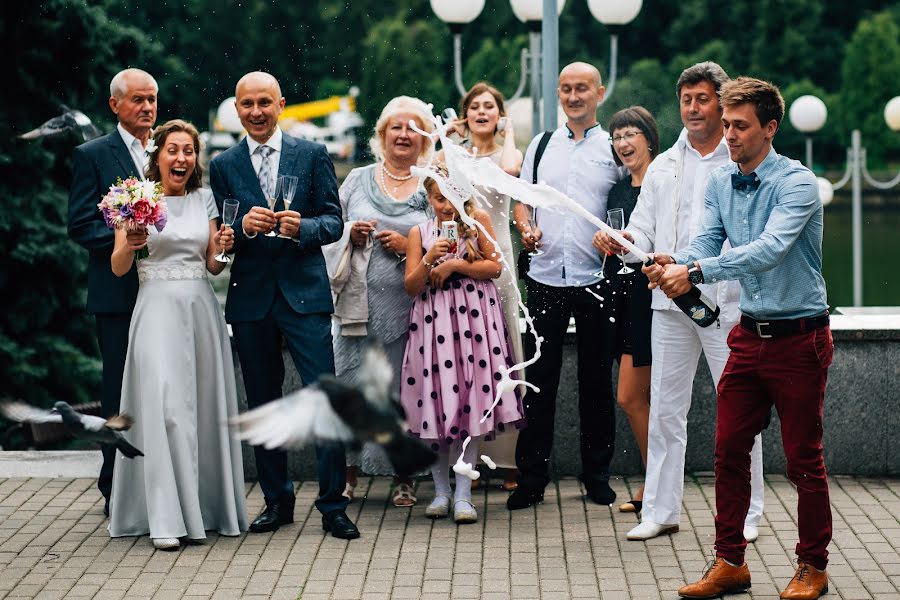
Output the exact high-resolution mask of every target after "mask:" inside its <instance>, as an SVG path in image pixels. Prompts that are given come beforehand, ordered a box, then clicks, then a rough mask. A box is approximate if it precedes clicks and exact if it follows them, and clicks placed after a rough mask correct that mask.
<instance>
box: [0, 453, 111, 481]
mask: <svg viewBox="0 0 900 600" xmlns="http://www.w3.org/2000/svg"><path fill="white" fill-rule="evenodd" d="M102 463H103V456H102V455H101V454H100V451H99V450H60V451H56V450H28V451H24V452H18V451H10V452H0V478H7V477H13V478H17V477H38V478H44V477H47V478H56V477H65V478H78V477H87V478H91V479H96V478H97V474H98V473H100V465H101V464H102Z"/></svg>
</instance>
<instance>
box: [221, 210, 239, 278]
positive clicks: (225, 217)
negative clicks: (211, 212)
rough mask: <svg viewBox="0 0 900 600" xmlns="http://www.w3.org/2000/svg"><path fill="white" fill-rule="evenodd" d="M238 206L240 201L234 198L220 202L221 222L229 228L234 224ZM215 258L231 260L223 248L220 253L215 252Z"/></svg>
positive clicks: (224, 260)
mask: <svg viewBox="0 0 900 600" xmlns="http://www.w3.org/2000/svg"><path fill="white" fill-rule="evenodd" d="M239 206H240V203H239V202H238V201H237V200H235V199H234V198H226V199H225V202H224V203H223V204H222V222H223V223H225V226H226V227H228V228H229V229H231V226H232V225H234V220H235V219H236V218H237V214H238V207H239ZM215 259H216V260H217V261H219V262H220V263H228V262H231V259H230V258H228V254H227V253H226V252H225V251H224V250H222V252H221V253H220V254H216V256H215Z"/></svg>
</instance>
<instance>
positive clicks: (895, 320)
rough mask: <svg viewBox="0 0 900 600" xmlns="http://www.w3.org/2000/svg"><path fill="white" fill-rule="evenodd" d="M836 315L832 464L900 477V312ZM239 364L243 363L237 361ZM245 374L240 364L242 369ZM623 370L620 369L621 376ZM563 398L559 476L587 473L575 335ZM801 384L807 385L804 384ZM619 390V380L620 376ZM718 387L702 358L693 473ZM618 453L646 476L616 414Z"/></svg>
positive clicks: (776, 445) (310, 465)
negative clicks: (581, 436) (582, 446)
mask: <svg viewBox="0 0 900 600" xmlns="http://www.w3.org/2000/svg"><path fill="white" fill-rule="evenodd" d="M838 310H839V311H840V312H842V313H843V314H836V315H833V316H832V321H831V324H832V332H833V335H834V342H835V353H834V363H833V364H832V366H831V369H830V370H829V373H828V388H827V390H826V394H825V438H824V447H825V462H826V466H827V468H828V471H829V472H830V473H832V474H840V475H900V436H897V435H896V432H897V431H900V309H897V308H890V309H838ZM284 358H285V364H286V366H287V373H288V374H287V376H286V377H285V384H284V390H285V391H289V390H293V389H296V388H297V387H298V386H299V385H300V379H299V376H298V375H297V372H296V371H295V370H294V368H293V363H292V361H291V359H290V356H289V355H288V354H287V352H285V354H284ZM235 362H236V363H237V358H235ZM236 367H237V369H238V371H239V369H240V366H239V365H237V364H236ZM615 370H616V369H615V368H614V371H615ZM560 381H561V383H560V388H559V394H558V396H557V402H558V407H557V411H556V415H557V417H556V439H555V444H554V454H553V461H552V462H553V472H554V474H555V475H557V476H568V475H577V474H578V473H579V472H580V457H579V444H578V429H579V428H578V410H577V376H576V360H575V345H574V335H570V339H569V340H568V343H567V344H566V345H565V348H564V351H563V368H562V376H561V377H560ZM797 384H798V385H804V383H803V382H798V383H797ZM614 385H615V376H614ZM238 394H239V401H240V403H241V409H242V410H245V409H246V399H245V396H244V389H243V381H242V379H241V377H240V374H239V375H238ZM715 414H716V408H715V389H714V388H713V384H712V378H711V377H710V375H709V369H708V368H707V366H706V361H705V360H704V359H703V358H702V357H701V359H700V364H699V367H698V369H697V374H696V377H695V378H694V397H693V405H692V407H691V411H690V413H689V415H688V448H687V456H686V469H687V470H688V471H695V472H696V471H712V469H713V443H714V436H715ZM616 429H617V433H616V454H615V458H614V460H613V464H612V472H613V473H614V474H619V475H631V474H635V473H639V472H640V471H641V456H640V452H639V451H638V448H637V445H636V444H635V442H634V437H633V436H632V434H631V429H630V428H629V426H628V420H627V418H626V417H625V414H624V413H622V411H621V410H619V409H617V414H616ZM781 436H782V432H781V425H780V421H779V420H778V417H777V415H774V411H773V418H772V423H771V425H770V426H769V428H768V429H767V430H765V431H764V432H763V442H764V447H763V457H764V462H765V470H766V472H767V473H783V472H784V470H785V460H784V453H783V451H782V445H781ZM252 456H253V453H252V452H251V451H250V450H249V449H248V448H246V447H245V448H244V457H245V461H244V462H245V468H246V475H247V477H248V478H249V479H252V478H255V476H256V469H255V466H254V464H253V458H252ZM289 466H290V469H291V473H292V475H293V476H294V477H297V478H308V477H315V470H314V461H313V454H312V451H311V450H309V449H306V450H302V451H299V452H291V453H290V461H289Z"/></svg>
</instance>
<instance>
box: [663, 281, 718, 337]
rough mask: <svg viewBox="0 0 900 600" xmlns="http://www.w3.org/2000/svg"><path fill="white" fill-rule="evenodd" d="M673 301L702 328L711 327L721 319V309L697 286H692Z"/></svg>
mask: <svg viewBox="0 0 900 600" xmlns="http://www.w3.org/2000/svg"><path fill="white" fill-rule="evenodd" d="M672 301H673V302H675V305H676V306H677V307H678V308H680V309H681V311H682V312H683V313H684V314H686V315H687V316H689V317H690V318H691V320H692V321H693V322H694V323H696V324H697V325H699V326H700V327H709V326H710V325H712V324H713V323H715V322H716V320H717V319H718V318H719V312H720V311H719V307H718V306H716V303H715V302H713V301H712V300H710V299H709V298H707V297H706V294H704V293H703V292H701V291H700V288H698V287H697V286H696V285H693V284H691V289H690V290H688V291H687V292H686V293H684V294H682V295H681V296H678V297H677V298H672Z"/></svg>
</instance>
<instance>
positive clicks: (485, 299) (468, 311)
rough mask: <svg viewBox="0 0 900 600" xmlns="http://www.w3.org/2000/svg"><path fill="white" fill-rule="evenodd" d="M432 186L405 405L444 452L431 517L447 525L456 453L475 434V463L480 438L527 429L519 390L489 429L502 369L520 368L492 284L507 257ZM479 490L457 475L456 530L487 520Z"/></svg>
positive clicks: (406, 363) (417, 272)
mask: <svg viewBox="0 0 900 600" xmlns="http://www.w3.org/2000/svg"><path fill="white" fill-rule="evenodd" d="M438 170H439V172H440V171H441V168H439V169H438ZM425 188H426V190H427V191H428V200H429V202H430V203H431V206H432V208H433V209H434V213H435V217H434V218H432V219H430V220H428V221H426V222H425V223H423V224H421V225H418V226H416V227H413V228H412V230H411V231H410V233H409V244H408V247H407V255H406V256H407V262H406V277H405V280H404V284H405V286H406V291H407V293H408V294H410V295H411V296H414V297H415V300H414V302H413V306H412V309H411V310H410V316H409V339H408V341H407V344H406V352H405V355H404V358H403V376H402V381H401V387H400V402H401V403H402V404H403V408H404V409H405V410H406V416H407V422H408V423H409V427H410V431H412V433H413V434H415V435H417V436H419V438H421V439H422V440H423V441H425V442H426V443H428V444H429V445H430V446H431V447H432V448H433V449H434V450H436V451H437V452H438V457H439V458H438V461H437V463H435V465H434V466H433V467H432V469H431V474H432V477H433V478H434V488H435V499H434V501H433V502H432V503H431V505H430V506H429V507H428V508H427V509H426V511H425V514H426V515H427V516H428V517H431V518H441V517H446V516H447V515H448V514H449V512H450V458H451V456H450V455H451V451H452V454H453V459H454V461H455V460H456V458H457V457H458V456H459V453H460V451H461V447H462V442H463V441H464V440H465V439H466V438H467V437H469V436H471V438H472V439H471V441H470V442H469V445H468V446H467V447H466V451H465V454H464V455H463V461H464V462H467V463H470V464H472V465H474V464H475V462H476V460H477V457H478V441H479V440H480V439H485V438H490V437H492V435H493V433H494V432H500V431H504V429H505V428H506V427H510V426H519V425H521V424H524V411H523V409H522V403H521V400H520V399H519V397H518V393H517V392H516V391H507V392H505V393H504V394H503V396H502V397H501V399H500V402H499V403H498V405H497V406H496V407H495V409H494V411H493V413H491V414H490V415H489V416H487V418H486V419H485V420H484V422H483V423H482V422H481V419H482V418H483V417H484V416H485V415H486V414H487V412H488V409H489V408H490V407H491V404H493V402H494V397H495V394H496V385H497V383H498V382H499V381H500V380H501V378H502V375H501V367H509V366H511V365H512V364H513V361H512V351H511V350H510V348H511V344H510V338H509V334H508V332H507V330H506V325H505V323H506V321H505V319H504V317H503V312H502V308H501V306H500V296H499V293H498V292H497V288H496V287H495V286H494V282H493V281H491V280H492V279H495V278H497V277H498V276H499V275H500V272H501V268H502V267H501V264H500V262H499V259H498V256H499V254H498V253H497V251H496V249H495V248H494V246H493V244H491V242H490V241H488V239H487V238H486V236H484V235H478V231H477V230H475V229H474V228H469V227H467V226H466V225H465V223H463V222H462V221H461V220H460V218H459V214H458V213H457V211H456V209H455V208H454V207H453V205H452V204H451V202H450V201H449V200H447V199H446V198H445V197H444V196H443V195H442V194H441V191H440V189H439V188H438V185H437V183H436V182H435V180H434V179H431V178H429V179H426V181H425ZM465 209H466V213H467V214H468V215H469V216H471V217H472V218H473V219H475V220H476V221H478V222H479V223H480V224H482V225H483V226H484V227H485V229H486V230H487V231H488V232H489V233H490V235H491V237H492V238H493V237H494V234H493V228H492V226H491V220H490V217H489V216H488V214H487V213H486V212H484V211H482V210H479V209H476V208H475V207H474V204H473V203H472V200H471V199H469V200H468V201H466V203H465ZM445 221H455V222H456V224H457V230H458V232H459V241H458V242H457V243H456V244H455V246H456V247H455V248H454V247H453V245H451V242H450V241H449V240H447V238H444V237H439V234H440V231H441V224H442V223H443V222H445ZM471 485H472V482H471V480H470V479H469V478H468V477H466V476H463V475H458V476H457V477H456V491H455V493H454V497H453V516H454V520H455V521H456V522H457V523H474V522H475V521H477V519H478V515H477V513H476V511H475V507H474V506H473V504H472V492H471Z"/></svg>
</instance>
